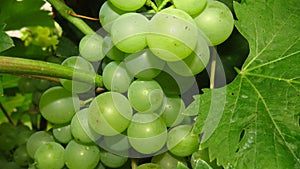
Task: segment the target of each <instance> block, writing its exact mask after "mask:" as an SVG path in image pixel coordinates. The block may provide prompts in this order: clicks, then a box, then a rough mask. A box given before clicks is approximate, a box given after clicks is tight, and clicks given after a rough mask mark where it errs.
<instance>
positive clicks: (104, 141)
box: [10, 0, 234, 169]
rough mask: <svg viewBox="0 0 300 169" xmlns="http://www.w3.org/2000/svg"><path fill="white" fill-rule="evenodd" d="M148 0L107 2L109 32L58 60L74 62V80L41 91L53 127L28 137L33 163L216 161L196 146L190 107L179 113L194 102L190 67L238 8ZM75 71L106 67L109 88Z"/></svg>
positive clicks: (197, 0)
mask: <svg viewBox="0 0 300 169" xmlns="http://www.w3.org/2000/svg"><path fill="white" fill-rule="evenodd" d="M166 2H167V1H166ZM149 3H150V1H146V0H127V1H125V0H108V1H106V2H105V3H104V4H103V5H102V7H101V9H100V11H99V18H100V22H101V24H102V26H103V29H104V30H105V32H106V33H105V34H102V35H100V34H97V33H95V34H89V35H86V36H84V37H83V38H82V39H81V41H80V43H79V53H80V56H72V57H69V58H67V59H66V60H64V61H63V62H62V65H63V66H67V67H71V68H73V70H74V74H73V77H74V79H75V80H66V79H60V83H61V85H60V86H55V87H50V88H48V89H47V90H46V91H44V93H43V94H42V95H41V97H40V99H39V103H38V105H39V111H40V113H41V115H42V117H43V118H44V119H46V120H47V121H48V123H49V124H50V125H49V126H50V127H48V129H49V130H47V131H37V132H35V133H34V134H32V135H31V136H30V137H29V138H28V141H27V142H26V146H25V148H24V149H25V150H26V153H27V156H28V157H27V159H29V160H28V161H29V162H27V163H26V166H27V167H28V166H29V167H30V168H40V169H44V168H53V169H56V168H57V169H60V168H70V169H73V168H74V169H93V168H126V167H130V163H129V162H128V159H129V158H132V159H133V161H135V160H136V159H137V158H145V159H148V161H147V160H146V161H145V162H142V160H140V162H138V163H137V165H139V166H138V167H137V168H138V169H143V168H144V169H146V168H158V169H159V168H162V169H169V168H172V169H173V168H176V167H177V165H178V164H182V165H185V166H188V167H191V168H197V166H206V167H207V168H210V165H212V166H213V165H214V164H213V163H211V162H209V160H208V158H207V156H208V155H207V152H206V151H205V150H199V141H200V137H199V136H198V135H195V134H193V119H194V117H190V116H187V115H184V114H183V112H184V110H185V108H186V106H188V104H189V102H188V101H186V100H185V98H184V97H183V96H184V94H185V92H187V91H190V90H197V89H198V88H197V87H196V88H195V86H194V83H195V79H194V77H195V75H197V74H199V73H201V72H202V71H204V70H205V68H206V66H207V65H208V63H209V60H210V47H211V46H215V45H218V44H221V43H223V42H224V41H225V40H226V39H227V38H228V37H229V36H230V34H231V32H232V29H233V25H234V24H233V22H234V20H233V16H232V13H231V11H230V10H229V8H228V7H227V6H226V5H224V4H223V3H221V2H219V1H207V0H186V1H182V0H173V1H169V3H166V4H168V5H167V6H166V8H163V7H162V8H157V9H156V10H149V11H147V10H148V9H149V7H148V5H149ZM153 3H154V2H153ZM140 11H143V12H144V13H141V12H140ZM153 11H156V12H153ZM102 32H103V31H102ZM98 65H99V67H100V69H99V70H98V68H97V66H98ZM78 72H86V73H89V74H96V73H100V74H101V75H102V77H103V79H102V80H103V84H104V86H103V87H104V88H105V90H104V92H100V93H97V92H95V89H96V87H95V86H94V84H93V83H92V82H91V83H86V82H80V81H76V79H77V78H76V76H77V74H78ZM87 96H90V98H91V99H89V100H88V101H86V99H87V98H89V97H87ZM12 147H13V148H14V147H15V145H13V146H12ZM13 148H10V149H13ZM203 154H204V155H203ZM149 159H150V160H149ZM24 166H25V165H24Z"/></svg>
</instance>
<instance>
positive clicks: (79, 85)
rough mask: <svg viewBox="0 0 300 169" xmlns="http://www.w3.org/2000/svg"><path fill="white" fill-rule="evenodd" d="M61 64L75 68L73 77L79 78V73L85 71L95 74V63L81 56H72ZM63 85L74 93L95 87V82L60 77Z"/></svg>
mask: <svg viewBox="0 0 300 169" xmlns="http://www.w3.org/2000/svg"><path fill="white" fill-rule="evenodd" d="M61 65H63V66H67V67H71V68H73V78H75V79H76V78H77V76H78V73H81V72H85V73H88V74H95V70H94V67H93V65H92V64H91V63H90V62H88V61H87V60H85V59H84V58H82V57H79V56H72V57H69V58H67V59H65V60H64V61H63V62H62V63H61ZM60 83H61V84H62V86H63V87H64V88H65V89H67V90H69V91H70V92H72V93H84V92H87V91H89V90H90V89H91V88H92V87H94V84H93V82H90V83H87V82H79V81H76V80H67V79H60Z"/></svg>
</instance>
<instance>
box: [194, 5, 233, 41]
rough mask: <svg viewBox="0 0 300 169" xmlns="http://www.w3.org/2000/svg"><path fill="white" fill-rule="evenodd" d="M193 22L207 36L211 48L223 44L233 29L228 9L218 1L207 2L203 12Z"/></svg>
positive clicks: (231, 17) (231, 16)
mask: <svg viewBox="0 0 300 169" xmlns="http://www.w3.org/2000/svg"><path fill="white" fill-rule="evenodd" d="M194 20H195V22H196V23H197V26H198V28H199V29H200V30H201V31H202V32H203V33H204V34H205V35H206V36H207V39H208V43H209V45H211V46H215V45H218V44H221V43H223V42H224V41H225V40H226V39H227V38H228V37H229V36H230V34H231V32H232V30H233V27H234V19H233V15H232V13H231V11H230V9H229V8H228V7H227V6H226V5H225V4H224V3H222V2H219V1H208V3H207V6H206V8H205V9H204V11H203V12H202V13H201V14H199V15H198V16H197V17H195V19H194Z"/></svg>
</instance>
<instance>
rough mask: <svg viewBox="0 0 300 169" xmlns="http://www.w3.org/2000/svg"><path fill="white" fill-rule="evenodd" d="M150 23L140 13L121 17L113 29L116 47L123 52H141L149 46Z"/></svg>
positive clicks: (112, 35)
mask: <svg viewBox="0 0 300 169" xmlns="http://www.w3.org/2000/svg"><path fill="white" fill-rule="evenodd" d="M148 23H149V20H148V19H147V18H146V17H145V16H144V15H142V14H139V13H126V14H124V15H121V16H120V17H119V18H117V19H116V20H115V21H114V23H113V25H112V27H111V39H112V41H113V43H114V44H115V45H116V47H117V48H118V49H120V50H121V51H123V52H126V53H134V52H137V51H140V50H142V49H144V48H145V47H146V46H147V43H146V34H147V33H148ZM120 28H122V29H120Z"/></svg>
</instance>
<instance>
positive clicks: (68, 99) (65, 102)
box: [39, 86, 80, 124]
mask: <svg viewBox="0 0 300 169" xmlns="http://www.w3.org/2000/svg"><path fill="white" fill-rule="evenodd" d="M39 107H40V111H41V114H42V116H43V117H44V118H45V119H46V120H48V121H49V122H51V123H54V124H64V123H68V122H70V121H71V120H72V117H73V115H74V114H75V112H76V111H78V110H79V108H80V103H79V98H78V96H77V95H75V94H73V93H71V92H69V91H68V90H66V89H64V88H62V87H60V86H57V87H52V88H50V89H48V90H46V91H45V92H44V93H43V95H42V96H41V100H40V105H39Z"/></svg>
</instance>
